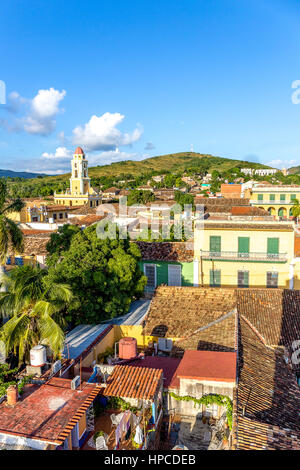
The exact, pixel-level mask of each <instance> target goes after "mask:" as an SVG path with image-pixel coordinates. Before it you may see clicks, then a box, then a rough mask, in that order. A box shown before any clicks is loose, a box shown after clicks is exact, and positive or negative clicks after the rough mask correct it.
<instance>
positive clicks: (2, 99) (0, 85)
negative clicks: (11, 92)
mask: <svg viewBox="0 0 300 470" xmlns="http://www.w3.org/2000/svg"><path fill="white" fill-rule="evenodd" d="M0 104H6V85H5V82H4V81H3V80H0Z"/></svg>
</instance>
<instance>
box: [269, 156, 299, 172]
mask: <svg viewBox="0 0 300 470" xmlns="http://www.w3.org/2000/svg"><path fill="white" fill-rule="evenodd" d="M296 163H297V160H294V159H292V160H281V159H280V158H278V159H277V160H271V161H270V162H268V163H266V165H268V166H272V167H274V168H281V169H282V168H290V167H291V166H293V165H295V164H296Z"/></svg>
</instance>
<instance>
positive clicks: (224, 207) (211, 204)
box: [194, 197, 250, 213]
mask: <svg viewBox="0 0 300 470" xmlns="http://www.w3.org/2000/svg"><path fill="white" fill-rule="evenodd" d="M194 204H195V205H196V204H201V205H202V204H203V205H204V211H205V212H229V213H230V212H231V210H232V207H233V206H250V199H246V198H219V197H218V198H208V197H195V199H194Z"/></svg>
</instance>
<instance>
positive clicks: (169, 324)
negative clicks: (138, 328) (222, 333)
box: [144, 286, 236, 339]
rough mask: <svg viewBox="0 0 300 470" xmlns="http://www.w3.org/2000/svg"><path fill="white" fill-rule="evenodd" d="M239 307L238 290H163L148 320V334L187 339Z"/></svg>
mask: <svg viewBox="0 0 300 470" xmlns="http://www.w3.org/2000/svg"><path fill="white" fill-rule="evenodd" d="M235 306H236V298H235V290H234V289H214V288H199V287H167V286H159V287H157V289H156V291H155V295H154V297H153V299H152V302H151V305H150V309H149V312H148V315H147V317H146V326H145V329H144V333H145V334H146V335H153V336H159V337H168V338H182V339H187V338H189V337H190V336H191V335H192V334H195V333H198V332H199V329H200V328H201V327H206V326H208V325H209V324H210V323H211V322H214V321H216V320H220V319H221V317H223V316H225V315H226V314H228V313H230V312H232V311H233V309H234V308H235ZM232 334H234V331H233V332H232Z"/></svg>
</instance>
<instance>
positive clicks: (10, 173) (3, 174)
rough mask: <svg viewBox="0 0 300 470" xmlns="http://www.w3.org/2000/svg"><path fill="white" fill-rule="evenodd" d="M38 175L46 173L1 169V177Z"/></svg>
mask: <svg viewBox="0 0 300 470" xmlns="http://www.w3.org/2000/svg"><path fill="white" fill-rule="evenodd" d="M38 176H45V173H30V172H28V171H12V170H0V178H3V177H5V178H7V177H10V178H17V177H19V178H37V177H38Z"/></svg>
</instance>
